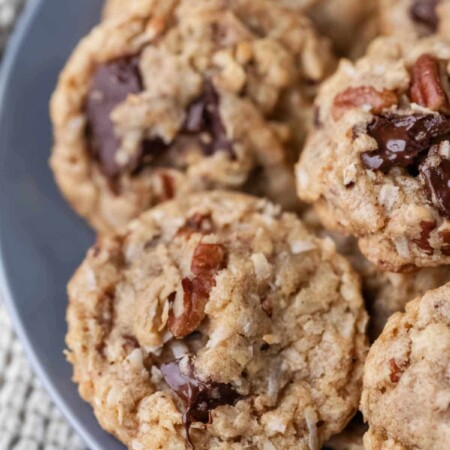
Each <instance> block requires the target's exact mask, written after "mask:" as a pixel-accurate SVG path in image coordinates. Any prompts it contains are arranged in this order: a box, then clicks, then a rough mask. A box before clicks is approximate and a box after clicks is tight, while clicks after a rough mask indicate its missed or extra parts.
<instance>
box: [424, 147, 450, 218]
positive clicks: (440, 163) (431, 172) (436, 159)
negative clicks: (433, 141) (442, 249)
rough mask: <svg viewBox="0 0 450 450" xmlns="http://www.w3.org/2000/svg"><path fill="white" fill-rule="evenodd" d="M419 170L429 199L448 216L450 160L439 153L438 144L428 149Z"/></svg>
mask: <svg viewBox="0 0 450 450" xmlns="http://www.w3.org/2000/svg"><path fill="white" fill-rule="evenodd" d="M419 170H420V173H421V175H422V176H423V179H424V180H425V186H426V188H427V191H428V195H429V197H430V199H431V201H432V202H433V204H434V205H435V207H436V208H437V209H438V210H439V212H440V213H441V214H442V215H444V216H445V217H450V160H449V159H446V158H443V157H442V156H441V155H440V154H439V146H438V145H435V146H434V147H433V148H432V149H431V150H430V153H429V155H428V157H427V159H426V160H425V161H424V162H423V164H421V166H420V168H419Z"/></svg>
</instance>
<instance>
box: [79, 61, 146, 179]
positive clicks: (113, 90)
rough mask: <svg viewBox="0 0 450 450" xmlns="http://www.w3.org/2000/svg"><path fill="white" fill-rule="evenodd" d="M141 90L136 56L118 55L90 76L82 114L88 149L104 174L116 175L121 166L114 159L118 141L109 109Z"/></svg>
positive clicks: (111, 109)
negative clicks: (89, 86)
mask: <svg viewBox="0 0 450 450" xmlns="http://www.w3.org/2000/svg"><path fill="white" fill-rule="evenodd" d="M141 90H142V81H141V76H140V73H139V67H138V59H137V58H136V57H128V58H121V59H117V60H115V61H112V62H110V63H108V64H105V65H102V66H100V67H99V68H98V69H97V71H96V72H95V74H94V76H93V79H92V87H91V90H90V92H89V94H88V97H87V103H86V116H87V120H88V138H89V141H90V149H91V152H92V154H93V155H94V157H95V158H96V159H97V160H98V161H99V163H100V167H101V169H102V171H103V173H104V174H105V175H106V176H108V177H114V176H116V175H118V174H119V173H120V171H121V168H120V167H119V166H118V165H117V163H116V161H115V155H116V151H117V148H118V146H119V144H120V142H119V140H118V138H117V136H116V135H115V133H114V126H113V123H112V121H111V118H110V116H111V112H112V111H113V109H114V108H115V107H116V106H117V105H118V104H119V103H122V102H123V101H124V100H125V99H126V98H127V97H128V95H130V94H138V93H139V92H141Z"/></svg>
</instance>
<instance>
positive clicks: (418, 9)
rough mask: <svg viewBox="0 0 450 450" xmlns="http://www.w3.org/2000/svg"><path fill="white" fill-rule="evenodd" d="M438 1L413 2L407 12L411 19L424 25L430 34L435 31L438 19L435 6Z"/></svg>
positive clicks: (417, 0) (416, 0) (422, 0)
mask: <svg viewBox="0 0 450 450" xmlns="http://www.w3.org/2000/svg"><path fill="white" fill-rule="evenodd" d="M439 1H440V0H414V1H413V2H412V5H411V8H410V10H409V12H410V15H411V17H412V19H413V20H414V21H415V22H417V23H419V24H421V25H424V26H425V27H426V28H427V29H428V30H429V31H430V33H433V32H435V31H436V30H437V27H438V23H439V18H438V15H437V11H436V9H437V5H438V3H439Z"/></svg>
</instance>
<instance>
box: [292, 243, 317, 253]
mask: <svg viewBox="0 0 450 450" xmlns="http://www.w3.org/2000/svg"><path fill="white" fill-rule="evenodd" d="M289 245H290V247H291V252H292V253H293V254H294V255H299V254H300V253H306V252H310V251H312V250H315V249H316V248H317V245H316V244H315V243H314V242H310V241H303V240H301V239H297V240H295V239H294V240H291V241H289Z"/></svg>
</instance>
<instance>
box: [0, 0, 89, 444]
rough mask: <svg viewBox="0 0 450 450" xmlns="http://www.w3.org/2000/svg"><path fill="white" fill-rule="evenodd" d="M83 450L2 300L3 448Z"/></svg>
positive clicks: (0, 428)
mask: <svg viewBox="0 0 450 450" xmlns="http://www.w3.org/2000/svg"><path fill="white" fill-rule="evenodd" d="M0 1H1V0H0ZM83 449H84V446H83V444H82V443H81V441H80V439H79V438H78V437H77V436H76V435H75V433H74V432H73V431H72V430H71V428H70V426H69V425H68V424H67V423H66V421H65V420H64V418H63V417H62V416H61V414H60V413H59V411H58V410H57V409H56V407H55V406H54V405H53V404H52V402H51V401H50V399H49V398H48V396H47V394H46V393H45V392H44V390H43V389H42V387H41V386H40V384H39V381H38V380H37V379H36V377H35V376H34V374H33V373H32V371H31V369H30V367H29V365H28V362H27V360H26V358H25V356H24V354H23V350H22V347H21V345H20V343H19V341H18V340H17V338H16V336H15V334H14V332H13V330H12V328H11V323H10V321H9V318H8V316H7V313H6V310H5V307H4V305H3V304H2V301H1V300H0V450H83Z"/></svg>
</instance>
